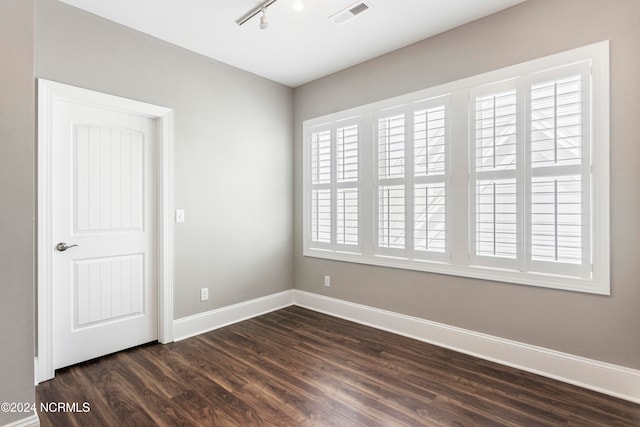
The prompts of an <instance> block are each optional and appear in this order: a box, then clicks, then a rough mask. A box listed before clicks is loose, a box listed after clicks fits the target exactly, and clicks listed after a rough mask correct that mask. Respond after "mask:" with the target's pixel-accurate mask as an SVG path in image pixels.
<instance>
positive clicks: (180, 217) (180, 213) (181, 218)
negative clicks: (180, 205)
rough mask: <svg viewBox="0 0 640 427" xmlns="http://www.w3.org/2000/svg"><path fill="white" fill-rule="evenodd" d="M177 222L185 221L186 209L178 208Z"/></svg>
mask: <svg viewBox="0 0 640 427" xmlns="http://www.w3.org/2000/svg"><path fill="white" fill-rule="evenodd" d="M176 222H184V209H176Z"/></svg>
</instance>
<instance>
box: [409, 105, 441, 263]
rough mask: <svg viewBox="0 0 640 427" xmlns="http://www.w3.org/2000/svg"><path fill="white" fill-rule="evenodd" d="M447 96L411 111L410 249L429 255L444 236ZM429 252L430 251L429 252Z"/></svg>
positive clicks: (439, 251)
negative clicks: (411, 234) (411, 240)
mask: <svg viewBox="0 0 640 427" xmlns="http://www.w3.org/2000/svg"><path fill="white" fill-rule="evenodd" d="M447 114H448V97H441V98H438V99H437V100H434V101H431V102H428V103H425V105H418V106H417V108H416V109H415V110H414V112H413V175H414V176H413V186H414V187H413V251H414V256H416V257H424V258H433V254H434V253H439V254H444V253H445V251H446V250H447V243H446V242H447V240H446V228H447V227H446V224H447V220H446V215H447V208H446V206H447V205H446V193H447V191H446V177H447V147H448V138H449V135H448V132H447ZM430 254H431V255H430Z"/></svg>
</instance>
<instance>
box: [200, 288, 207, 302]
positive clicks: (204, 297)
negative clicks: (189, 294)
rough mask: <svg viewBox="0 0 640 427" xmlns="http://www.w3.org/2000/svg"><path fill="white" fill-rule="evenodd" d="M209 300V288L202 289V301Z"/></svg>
mask: <svg viewBox="0 0 640 427" xmlns="http://www.w3.org/2000/svg"><path fill="white" fill-rule="evenodd" d="M207 300H209V288H202V289H200V301H207Z"/></svg>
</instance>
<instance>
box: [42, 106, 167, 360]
mask: <svg viewBox="0 0 640 427" xmlns="http://www.w3.org/2000/svg"><path fill="white" fill-rule="evenodd" d="M55 102H56V103H55V105H54V109H53V111H54V113H53V123H52V127H53V142H52V158H53V182H52V194H53V200H52V215H53V221H52V224H53V232H52V235H53V239H54V242H55V243H56V244H57V243H58V242H64V243H66V244H67V245H77V246H75V247H69V249H67V250H64V251H59V250H56V249H55V248H53V251H54V253H53V265H52V277H53V323H54V328H53V333H54V335H53V364H54V369H57V368H60V367H63V366H68V365H71V364H74V363H78V362H81V361H84V360H88V359H91V358H94V357H98V356H102V355H105V354H109V353H112V352H115V351H119V350H123V349H126V348H129V347H132V346H135V345H139V344H143V343H146V342H149V341H153V340H155V339H156V338H157V278H156V249H155V247H156V241H155V239H156V237H155V236H156V211H155V206H156V202H155V197H156V185H155V149H156V135H155V132H156V131H155V129H156V123H155V120H154V119H151V118H149V117H146V116H142V115H136V114H131V113H122V112H118V111H114V110H111V109H107V108H100V107H98V106H93V105H92V106H89V105H83V104H78V103H72V102H66V101H63V100H57V101H55Z"/></svg>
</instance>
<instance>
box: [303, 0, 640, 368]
mask: <svg viewBox="0 0 640 427" xmlns="http://www.w3.org/2000/svg"><path fill="white" fill-rule="evenodd" d="M606 39H610V40H611V165H612V168H611V170H612V172H611V248H612V249H611V266H612V272H611V286H612V294H611V296H596V295H588V294H580V293H574V292H567V291H556V290H548V289H542V288H535V287H529V286H521V285H512V284H503V283H497V282H490V281H483V280H474V279H467V278H460V277H453V276H445V275H438V274H429V273H421V272H413V271H405V270H400V269H389V268H383V267H374V266H365V265H357V264H349V263H343V262H332V261H326V260H320V259H314V258H305V257H303V256H302V210H301V208H302V185H301V184H302V145H301V144H302V136H301V132H302V121H303V120H306V119H310V118H313V117H317V116H321V115H324V114H328V113H331V112H335V111H340V110H343V109H347V108H350V107H354V106H358V105H362V104H366V103H369V102H373V101H377V100H380V99H385V98H388V97H392V96H396V95H400V94H403V93H407V92H411V91H415V90H419V89H423V88H427V87H431V86H434V85H437V84H441V83H445V82H448V81H452V80H456V79H460V78H464V77H468V76H472V75H475V74H479V73H483V72H486V71H490V70H493V69H497V68H501V67H505V66H508V65H512V64H516V63H519V62H523V61H526V60H529V59H534V58H538V57H542V56H545V55H549V54H552V53H556V52H560V51H563V50H568V49H571V48H575V47H579V46H582V45H586V44H589V43H594V42H598V41H602V40H606ZM639 52H640V2H639V1H637V0H613V1H603V0H530V1H527V2H525V3H522V4H520V5H517V6H515V7H513V8H510V9H507V10H505V11H503V12H500V13H498V14H495V15H492V16H489V17H486V18H484V19H480V20H478V21H475V22H472V23H470V24H467V25H464V26H462V27H459V28H456V29H454V30H451V31H449V32H447V33H444V34H441V35H438V36H436V37H433V38H430V39H427V40H424V41H422V42H419V43H416V44H414V45H411V46H408V47H406V48H404V49H400V50H397V51H395V52H392V53H390V54H387V55H384V56H381V57H379V58H376V59H373V60H371V61H368V62H366V63H363V64H360V65H358V66H355V67H352V68H350V69H347V70H344V71H342V72H338V73H336V74H333V75H330V76H327V77H325V78H322V79H319V80H316V81H314V82H311V83H309V84H307V85H305V86H301V87H299V88H296V90H295V92H294V111H295V116H294V125H295V132H294V138H295V141H296V142H295V149H294V165H295V166H294V183H295V190H294V195H295V203H294V207H295V215H294V216H295V252H294V277H295V286H296V288H298V289H302V290H306V291H310V292H315V293H318V294H323V295H329V296H332V297H336V298H341V299H344V300H348V301H353V302H356V303H361V304H366V305H370V306H374V307H379V308H383V309H387V310H392V311H396V312H400V313H405V314H408V315H413V316H418V317H422V318H426V319H429V320H433V321H437V322H442V323H445V324H449V325H453V326H458V327H462V328H467V329H470V330H474V331H479V332H484V333H487V334H491V335H495V336H499V337H504V338H508V339H512V340H516V341H521V342H525V343H529V344H534V345H539V346H543V347H547V348H551V349H556V350H559V351H564V352H568V353H572V354H577V355H581V356H585V357H589V358H593V359H596V360H602V361H606V362H611V363H615V364H619V365H622V366H628V367H632V368H636V369H638V368H640V336H639V335H638V327H639V326H640V309H639V306H640V286H639V284H640V262H638V261H639V260H640V226H639V225H638V218H640V168H639V167H638V159H640V143H639V141H638V135H639V134H640V121H639V120H638V117H640V103H638V102H637V100H638V99H639V98H640V83H639V78H640V56H639V55H638V53H639ZM325 274H329V275H331V276H332V280H331V288H324V287H323V275H325Z"/></svg>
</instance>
